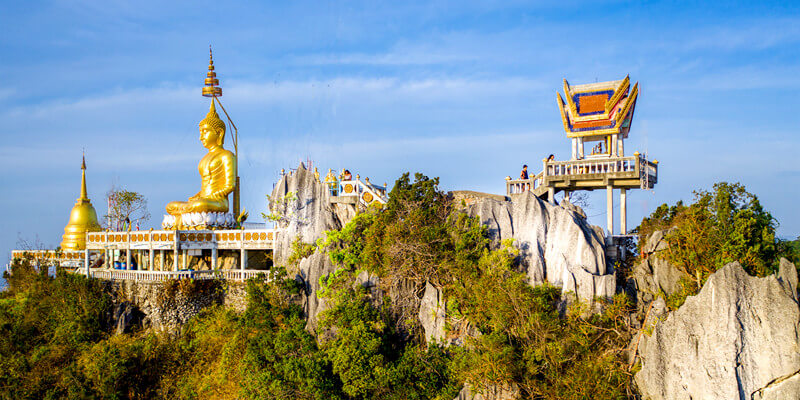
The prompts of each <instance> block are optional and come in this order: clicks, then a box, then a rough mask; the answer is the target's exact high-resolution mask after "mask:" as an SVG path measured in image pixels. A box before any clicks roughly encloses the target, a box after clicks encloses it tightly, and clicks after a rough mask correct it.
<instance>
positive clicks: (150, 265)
mask: <svg viewBox="0 0 800 400" xmlns="http://www.w3.org/2000/svg"><path fill="white" fill-rule="evenodd" d="M155 253H156V251H155V250H153V245H152V244H151V245H150V254H149V256H148V259H147V264H148V266H147V270H148V271H155V268H153V262H154V261H155V260H156V254H155Z"/></svg>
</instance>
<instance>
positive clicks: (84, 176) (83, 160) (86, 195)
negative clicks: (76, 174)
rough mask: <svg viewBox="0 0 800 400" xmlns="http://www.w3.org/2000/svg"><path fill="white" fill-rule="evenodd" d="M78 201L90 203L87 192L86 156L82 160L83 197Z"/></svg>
mask: <svg viewBox="0 0 800 400" xmlns="http://www.w3.org/2000/svg"><path fill="white" fill-rule="evenodd" d="M78 201H89V195H88V194H87V192H86V154H84V155H83V159H82V160H81V197H80V198H79V199H78Z"/></svg>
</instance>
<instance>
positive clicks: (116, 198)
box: [101, 187, 150, 230]
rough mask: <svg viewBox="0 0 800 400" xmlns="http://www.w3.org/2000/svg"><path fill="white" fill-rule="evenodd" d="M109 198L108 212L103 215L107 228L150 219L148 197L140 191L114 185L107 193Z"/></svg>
mask: <svg viewBox="0 0 800 400" xmlns="http://www.w3.org/2000/svg"><path fill="white" fill-rule="evenodd" d="M106 197H107V198H108V205H109V206H108V207H109V208H108V214H106V215H105V216H104V217H103V221H102V222H101V223H103V224H106V225H107V226H106V228H111V229H116V230H118V229H122V228H123V225H126V224H127V225H128V227H133V226H135V225H136V223H137V222H138V223H143V222H147V221H149V220H150V212H149V211H148V210H147V199H146V198H145V197H144V196H143V195H142V194H140V193H137V192H132V191H130V190H126V189H125V188H116V187H112V188H111V190H109V191H108V193H106Z"/></svg>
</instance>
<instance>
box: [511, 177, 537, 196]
mask: <svg viewBox="0 0 800 400" xmlns="http://www.w3.org/2000/svg"><path fill="white" fill-rule="evenodd" d="M543 176H544V172H539V173H538V174H536V175H534V176H533V177H529V178H528V179H506V193H507V194H509V195H511V194H518V193H522V192H525V191H526V190H536V188H538V187H539V186H541V184H542V177H543Z"/></svg>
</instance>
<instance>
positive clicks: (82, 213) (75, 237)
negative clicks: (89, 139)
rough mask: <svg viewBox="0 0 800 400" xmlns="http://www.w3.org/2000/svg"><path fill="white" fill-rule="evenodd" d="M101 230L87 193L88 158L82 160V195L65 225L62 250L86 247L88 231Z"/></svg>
mask: <svg viewBox="0 0 800 400" xmlns="http://www.w3.org/2000/svg"><path fill="white" fill-rule="evenodd" d="M99 230H100V224H98V223H97V212H96V211H95V210H94V207H93V206H92V201H91V200H89V196H88V195H87V193H86V158H85V157H84V158H83V161H82V162H81V197H79V198H78V201H76V202H75V206H74V207H72V212H71V213H70V214H69V222H68V223H67V226H66V227H64V236H62V240H61V250H84V249H86V232H96V231H99Z"/></svg>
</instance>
